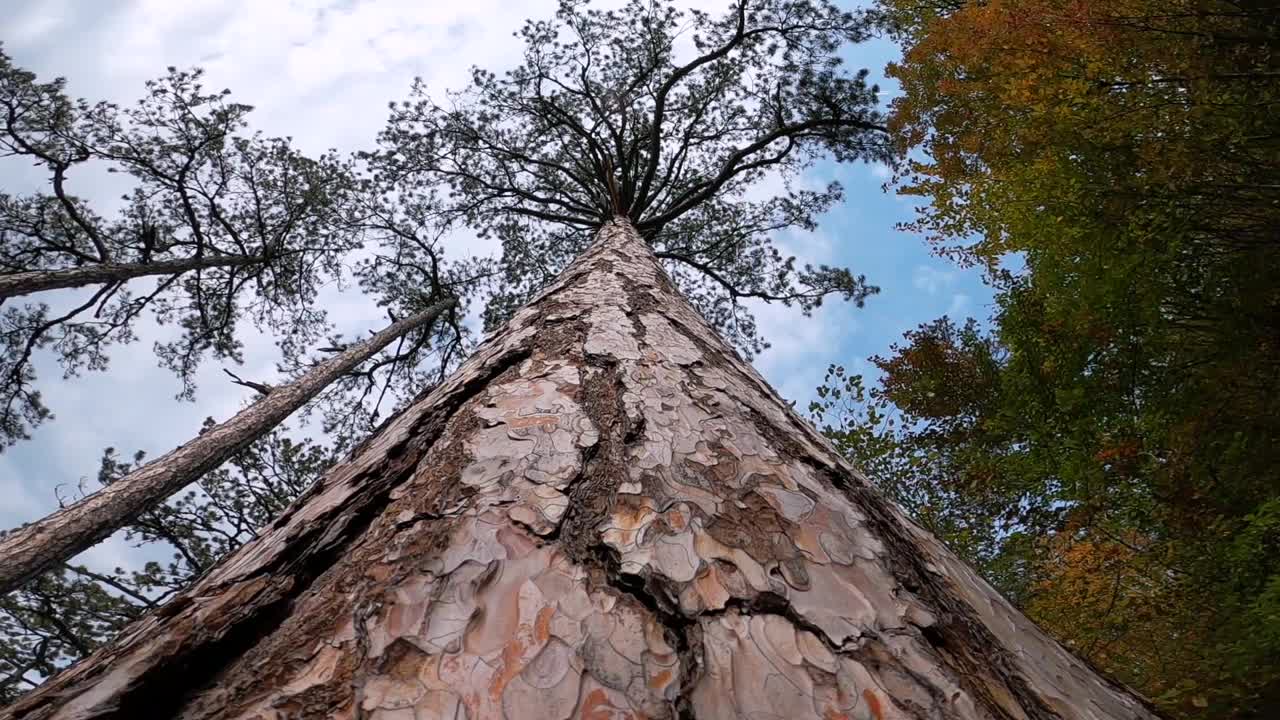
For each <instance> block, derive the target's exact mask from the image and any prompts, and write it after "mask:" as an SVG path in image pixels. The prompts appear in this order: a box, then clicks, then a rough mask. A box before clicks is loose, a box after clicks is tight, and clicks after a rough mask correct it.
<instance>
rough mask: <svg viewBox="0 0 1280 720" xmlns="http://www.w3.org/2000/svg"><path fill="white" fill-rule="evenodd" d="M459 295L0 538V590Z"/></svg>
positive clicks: (281, 414)
mask: <svg viewBox="0 0 1280 720" xmlns="http://www.w3.org/2000/svg"><path fill="white" fill-rule="evenodd" d="M455 302H456V301H455V300H446V301H442V302H439V303H436V304H435V305H433V306H431V307H430V308H428V309H426V310H424V311H423V312H421V313H418V314H417V315H414V316H412V317H408V318H404V319H403V320H399V321H397V322H394V323H392V324H391V325H389V326H388V327H386V328H385V329H383V330H382V331H381V332H379V333H377V334H375V335H374V336H373V337H370V338H369V339H368V340H365V341H364V342H360V343H356V344H354V345H352V346H351V347H349V348H347V349H346V350H344V351H343V352H341V353H339V354H337V355H335V356H333V357H332V358H329V359H328V360H326V361H324V362H323V363H320V364H319V365H317V366H316V367H314V368H312V369H311V370H308V371H307V372H306V373H305V374H304V375H302V377H300V378H298V379H297V380H295V381H293V382H291V383H289V384H288V385H281V386H280V387H278V388H274V389H272V390H271V391H270V392H269V393H268V394H267V395H266V396H265V397H263V398H261V399H260V400H258V401H257V402H255V403H254V404H252V405H250V406H249V407H247V408H245V409H243V410H241V411H240V412H238V413H236V414H235V416H233V417H232V418H231V419H230V420H227V421H226V422H223V423H219V424H218V425H215V426H214V427H212V428H210V429H209V430H207V431H205V432H203V433H201V434H200V436H199V437H197V438H196V439H194V440H192V441H191V442H189V443H187V444H186V445H183V446H181V447H179V448H177V449H176V450H173V451H171V452H169V453H167V454H165V455H163V456H161V457H159V458H157V459H155V460H153V461H151V462H149V463H147V464H146V465H143V466H142V467H140V468H138V469H137V470H134V471H133V472H131V473H129V474H128V475H125V476H124V477H122V478H120V479H119V480H117V481H115V482H114V483H112V484H110V485H108V486H107V487H105V488H103V489H102V490H99V491H98V492H96V493H94V494H92V495H89V496H88V497H85V498H83V499H81V500H80V501H78V502H75V503H73V504H71V505H68V506H66V507H64V508H61V509H59V510H58V511H57V512H54V513H52V514H50V515H48V516H47V517H45V518H43V519H41V520H37V521H36V522H34V523H31V524H29V525H24V526H22V527H21V528H18V529H17V530H14V531H12V532H10V533H9V534H7V535H5V536H4V537H3V538H0V594H4V593H7V592H9V591H10V590H13V589H14V588H16V587H18V586H19V585H21V584H22V583H24V582H26V581H28V580H30V579H32V578H34V577H35V576H37V575H39V574H40V573H41V572H44V571H45V570H47V569H49V568H50V567H53V566H55V565H59V564H61V563H63V562H65V561H67V560H70V559H71V558H72V557H74V556H75V555H76V554H78V553H80V552H82V551H84V550H87V549H89V548H90V547H92V546H93V545H94V544H95V543H98V542H101V541H102V540H103V539H104V538H106V537H107V536H109V535H110V534H111V533H113V532H115V531H116V530H119V529H120V528H122V527H124V526H125V525H128V524H129V521H130V520H131V519H132V518H134V517H137V516H138V514H139V513H142V512H143V511H145V510H148V509H150V508H152V507H155V506H156V505H159V504H160V503H162V502H164V501H165V500H166V499H168V498H169V497H170V496H171V495H173V494H174V493H176V492H178V491H179V490H181V489H182V488H184V487H186V486H187V485H190V484H191V483H193V482H195V481H196V480H197V479H199V478H200V476H201V475H203V474H205V473H206V472H209V471H210V470H212V469H214V468H216V467H218V466H219V465H221V464H222V463H224V462H226V461H227V460H228V459H229V458H231V456H233V455H235V454H236V453H237V452H239V451H241V450H243V449H244V448H245V447H247V446H248V445H249V444H250V443H252V442H253V441H254V440H256V439H258V438H259V437H261V436H262V435H263V434H264V433H267V432H269V431H270V430H271V429H272V428H274V427H275V426H277V425H279V424H280V423H282V422H284V420H285V418H288V417H289V416H290V415H291V414H293V411H295V410H297V409H298V408H300V407H302V406H303V405H304V404H306V402H307V401H308V400H310V399H311V398H313V397H315V396H316V393H318V392H320V391H321V390H323V389H324V388H326V387H327V386H328V385H329V384H330V383H332V382H333V381H334V380H336V379H338V378H339V377H341V376H342V375H345V374H346V373H348V372H350V371H351V369H352V368H354V367H356V366H357V365H359V364H360V363H362V362H364V361H365V360H368V359H369V358H371V357H373V356H374V355H375V354H377V352H378V351H379V350H381V349H382V348H384V347H386V346H387V345H388V344H389V343H391V342H392V341H394V340H395V339H397V338H399V337H401V336H402V335H404V334H405V333H407V332H410V331H411V330H413V329H415V328H418V327H420V326H422V325H425V324H427V323H429V322H431V321H432V320H434V319H435V318H436V317H438V316H439V315H440V314H441V313H443V312H444V311H445V310H447V309H448V308H450V307H452V306H453V305H454V303H455Z"/></svg>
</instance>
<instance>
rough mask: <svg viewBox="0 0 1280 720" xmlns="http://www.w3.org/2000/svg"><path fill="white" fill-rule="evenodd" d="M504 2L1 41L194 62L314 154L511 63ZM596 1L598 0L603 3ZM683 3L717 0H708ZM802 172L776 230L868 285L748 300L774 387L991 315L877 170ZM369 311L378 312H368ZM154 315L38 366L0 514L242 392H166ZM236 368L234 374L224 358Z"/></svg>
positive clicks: (17, 50) (96, 9) (69, 57)
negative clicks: (479, 69) (809, 209)
mask: <svg viewBox="0 0 1280 720" xmlns="http://www.w3.org/2000/svg"><path fill="white" fill-rule="evenodd" d="M524 4H525V5H527V6H528V7H523V8H515V7H513V5H515V3H512V2H507V1H504V0H468V2H466V3H437V2H422V1H421V0H405V1H404V2H396V1H391V0H309V1H305V2H304V1H303V0H288V1H286V0H271V1H270V2H262V1H261V0H186V1H185V2H182V3H174V2H172V1H171V0H96V1H95V2H87V1H86V0H7V1H6V3H5V6H6V7H5V13H4V14H5V22H4V27H3V29H2V30H0V41H3V42H4V47H5V50H6V52H7V53H8V54H9V55H10V56H11V57H12V58H13V59H14V62H15V63H16V64H18V65H19V66H21V67H25V68H27V69H29V70H32V71H34V72H36V73H37V74H38V75H39V76H40V77H41V79H52V78H53V77H55V76H58V75H63V76H66V77H67V78H68V80H69V92H70V93H71V94H72V95H78V96H84V97H87V98H89V99H93V100H97V99H107V100H112V101H116V102H120V103H129V102H132V101H133V100H135V99H136V98H137V97H139V96H140V94H141V92H142V84H143V82H144V81H145V80H147V79H148V78H151V77H155V76H158V75H160V74H162V73H163V72H164V68H165V67H166V66H169V65H175V66H179V67H188V66H193V65H199V66H202V67H204V68H205V69H206V70H207V73H208V74H207V83H206V84H207V86H209V87H217V88H220V87H228V88H230V89H231V90H232V92H233V96H232V97H233V98H234V99H236V100H238V101H240V102H247V103H249V104H251V105H254V106H255V107H256V108H257V109H256V110H255V112H254V113H253V114H252V116H251V118H250V122H251V125H252V127H253V128H254V129H258V130H261V131H263V132H264V133H266V134H268V135H291V136H293V137H294V138H295V140H296V142H297V143H298V145H299V146H300V147H302V149H304V150H305V151H308V152H320V151H323V150H325V149H326V148H330V147H333V148H337V149H339V150H343V151H350V150H356V149H360V148H363V147H367V146H368V145H369V144H370V142H371V141H372V139H373V137H374V134H375V133H376V132H377V130H378V129H379V128H380V127H381V125H382V123H383V121H384V119H385V116H386V103H387V102H388V101H390V100H398V99H401V98H404V97H406V96H407V92H408V88H409V84H410V82H411V80H412V79H413V77H414V76H422V77H424V78H425V79H426V81H427V83H428V85H429V86H430V87H432V88H436V89H444V88H449V87H460V86H461V85H462V84H463V83H464V82H465V80H466V76H467V69H468V67H469V66H470V65H472V64H478V65H481V66H484V67H488V68H491V69H495V70H501V69H503V68H505V67H507V66H510V65H511V64H512V63H513V62H514V59H515V57H516V54H517V53H518V51H519V47H518V45H517V44H516V43H515V42H514V41H513V40H512V38H511V35H510V34H511V32H512V31H513V30H514V29H516V27H518V25H519V23H520V21H521V20H522V19H523V18H525V17H545V16H549V15H550V14H551V12H553V10H554V2H552V0H538V1H535V2H528V3H524ZM601 4H605V3H601ZM696 4H697V5H699V6H701V7H703V8H706V9H713V10H719V9H720V8H721V6H722V5H723V3H722V2H721V0H697V1H696ZM895 56H896V50H895V48H894V47H893V46H892V44H890V43H888V42H887V41H884V40H874V41H871V42H868V43H864V44H862V45H859V46H857V47H856V48H852V49H851V50H850V51H849V53H848V59H849V62H850V64H852V65H854V66H857V67H868V68H870V70H871V75H872V78H873V79H876V80H878V81H881V84H882V87H884V88H885V93H884V98H885V100H886V101H887V100H889V99H891V98H892V96H893V92H894V89H893V87H892V86H891V85H888V84H886V83H884V82H883V69H884V65H885V64H886V63H887V62H889V61H891V60H892V59H893V58H894V57H895ZM812 175H813V177H812V179H813V181H814V182H825V181H826V180H829V179H833V178H834V179H837V180H839V181H840V182H841V183H842V184H843V185H844V186H845V189H846V193H847V200H846V202H845V203H844V204H843V205H842V206H840V207H838V208H836V209H835V210H834V211H833V212H831V213H830V214H828V215H827V216H826V217H824V218H823V219H822V222H821V224H820V227H819V229H818V231H817V232H816V233H813V234H804V235H794V236H788V237H786V238H783V239H782V242H783V244H784V245H786V247H787V248H789V250H790V251H791V252H793V253H795V254H796V255H798V256H799V258H800V259H801V260H808V261H813V262H826V263H829V264H832V265H845V266H848V267H850V268H852V269H853V270H854V271H855V272H858V273H865V274H866V275H867V278H868V280H869V281H870V282H872V283H874V284H876V285H878V286H880V288H881V292H880V294H879V295H876V296H874V297H872V298H870V299H869V300H868V301H867V303H866V306H865V307H864V308H862V309H858V308H854V307H852V306H850V305H847V304H844V303H841V302H829V303H827V304H826V305H824V306H823V307H822V308H821V309H820V310H819V311H817V312H816V313H815V314H814V316H813V317H812V318H807V319H806V318H803V317H801V316H800V314H799V312H797V311H794V310H787V309H782V308H776V307H767V308H757V315H758V317H759V318H760V325H761V328H762V330H763V331H764V333H765V335H766V337H767V338H768V339H769V340H770V342H771V343H772V345H773V347H772V348H771V349H769V350H767V351H765V352H764V353H762V354H761V355H760V356H759V357H758V358H757V359H756V366H757V367H758V368H759V369H760V370H761V371H762V372H763V373H764V375H765V376H766V377H767V378H768V379H769V380H770V382H772V383H773V385H774V386H775V387H776V388H777V389H778V390H779V391H780V392H781V393H782V394H783V395H784V396H785V397H787V398H789V399H792V400H796V401H798V403H799V405H800V406H801V407H804V406H805V405H807V404H808V401H809V400H810V399H811V397H812V395H813V389H814V387H815V386H816V385H817V384H818V383H820V382H821V380H822V377H823V374H824V373H825V371H826V367H827V366H828V365H829V364H830V363H840V364H843V365H845V366H846V367H848V368H850V369H851V370H854V371H861V372H865V371H866V368H867V365H866V358H867V357H869V356H871V355H874V354H877V353H884V352H885V351H886V350H887V349H888V347H889V345H890V344H891V343H892V342H894V341H895V340H897V339H898V338H900V337H901V335H902V333H903V332H904V331H905V330H908V329H910V328H912V327H915V326H916V325H918V324H919V323H921V322H925V321H928V320H932V319H934V318H936V317H938V316H940V315H943V314H950V315H952V316H955V317H964V316H967V315H974V316H976V317H980V318H985V317H986V316H987V315H988V314H989V313H990V291H989V290H987V289H986V288H985V287H984V286H983V285H982V283H981V279H980V277H979V275H978V273H977V272H975V271H964V270H961V269H959V268H956V267H954V266H952V265H951V264H950V263H948V262H947V261H945V260H943V259H940V258H937V257H934V256H932V255H931V254H930V252H929V249H928V248H927V247H926V246H925V245H924V243H923V241H922V240H921V239H920V238H918V237H916V236H913V235H911V234H907V233H904V232H901V231H898V230H896V229H895V227H894V226H895V225H896V224H897V223H899V222H901V221H904V220H907V219H909V218H910V217H911V213H912V203H911V201H910V200H908V199H904V198H900V197H896V196H894V195H893V194H890V193H885V192H884V191H883V190H882V188H881V186H882V184H883V183H884V181H885V179H886V175H887V173H886V172H885V169H884V168H877V167H869V166H865V165H847V166H841V165H834V164H831V163H824V164H820V165H818V166H817V167H815V168H814V169H813V171H812ZM41 176H42V174H41V173H40V172H39V171H36V170H33V169H32V168H30V167H23V166H19V165H16V164H14V163H13V162H12V161H8V162H3V161H0V189H3V190H5V191H7V192H11V193H14V192H23V191H29V190H31V189H33V188H34V187H35V185H34V184H35V183H38V182H39V181H40V179H41ZM71 187H72V192H75V193H77V194H80V195H83V196H85V197H88V198H89V199H91V200H95V201H100V202H102V203H109V202H110V201H111V199H112V198H113V197H115V196H116V195H118V188H115V187H112V185H111V182H110V181H109V180H108V179H107V176H105V175H101V174H98V175H95V174H94V173H82V174H81V175H80V176H78V177H72V178H71ZM330 300H331V303H330V306H331V307H332V308H333V310H334V312H335V313H336V314H337V316H338V318H339V320H340V321H342V322H344V323H364V322H365V320H366V318H367V319H368V321H369V322H372V323H374V325H370V326H376V325H377V324H378V323H379V322H380V320H379V318H381V313H379V312H377V311H376V310H375V309H373V308H372V307H371V306H370V304H368V303H365V302H363V301H362V300H361V299H360V298H359V297H358V296H354V295H340V294H335V295H332V296H331V298H330ZM375 316H376V317H375ZM165 332H166V331H165V330H164V329H161V328H144V329H143V332H141V333H140V335H141V337H140V340H139V341H138V342H136V343H133V344H131V345H129V346H126V347H122V348H119V349H118V350H117V352H116V353H115V354H114V356H113V358H112V365H111V368H110V369H109V370H108V371H107V372H106V373H100V374H94V375H89V376H86V377H82V378H75V379H70V380H62V379H61V378H60V375H59V373H58V371H57V369H56V367H53V366H51V364H50V363H48V362H47V361H42V362H41V364H40V365H39V368H40V371H41V372H40V375H41V381H42V383H41V384H42V390H43V391H44V394H45V396H46V401H47V402H48V404H49V405H50V407H51V408H52V409H53V410H54V412H55V414H56V415H57V418H56V419H55V420H53V421H51V422H49V423H47V424H46V425H45V426H43V427H42V428H40V429H38V430H37V431H36V432H35V433H34V437H33V439H32V440H30V441H28V442H26V443H24V444H22V445H20V446H18V447H16V448H13V449H10V450H8V451H6V452H4V453H3V454H0V527H11V526H14V525H17V524H20V523H22V522H25V521H30V520H34V519H36V518H38V517H39V516H41V515H43V514H45V513H47V512H49V511H51V510H52V509H54V508H55V507H56V504H57V494H56V493H57V492H58V491H59V490H60V492H61V493H62V495H63V496H67V495H68V494H70V492H71V491H72V490H74V487H75V486H76V485H77V483H79V482H81V481H82V480H83V479H85V478H92V477H93V476H94V475H95V474H96V468H97V463H98V458H99V457H100V454H101V451H102V448H104V447H106V446H115V447H117V448H119V449H120V450H122V451H124V452H132V451H133V450H135V449H143V450H146V451H148V453H149V454H151V455H153V456H154V455H158V454H162V453H164V452H166V451H168V450H170V449H172V448H173V447H174V446H175V445H177V444H180V443H182V442H183V441H184V440H185V439H186V438H189V437H191V436H192V435H194V434H195V433H196V432H197V431H198V429H199V427H200V423H201V421H202V420H203V418H205V417H206V416H213V417H215V418H217V419H225V418H226V417H229V416H230V415H231V414H233V413H234V412H235V411H236V410H237V409H238V408H239V407H240V406H241V405H242V404H243V403H244V402H246V401H247V400H249V399H251V398H250V394H248V393H246V392H243V389H242V388H239V387H236V386H234V385H229V384H228V383H226V381H225V378H224V377H222V376H221V371H220V366H217V365H213V366H209V367H206V368H204V371H203V372H202V375H201V379H202V381H203V382H202V385H201V392H200V394H199V396H198V399H197V402H195V403H179V402H177V401H175V400H174V399H173V395H174V393H176V392H177V391H178V390H179V387H178V384H177V381H176V380H175V379H174V378H173V377H171V376H170V375H168V374H167V373H166V372H165V371H162V370H160V369H158V368H157V367H156V366H155V362H154V358H153V356H152V353H151V347H152V343H153V342H154V341H155V340H156V339H159V338H162V337H164V335H165ZM275 359H276V355H275V348H274V346H272V345H271V343H270V342H269V341H266V340H265V339H264V340H263V341H262V342H259V343H252V342H251V343H250V344H249V347H248V351H247V353H246V366H245V368H244V371H243V372H242V374H243V375H245V376H247V377H254V378H260V379H261V378H269V377H270V376H271V374H272V372H273V367H274V362H275ZM238 372H240V371H238ZM137 558H138V554H137V553H136V552H135V551H133V550H131V549H130V548H128V547H127V545H126V544H124V543H123V542H122V541H121V540H120V539H119V538H113V539H112V540H111V541H108V542H107V543H104V544H103V545H102V546H100V547H98V548H96V549H95V550H93V551H90V553H88V554H87V556H86V557H85V558H84V559H85V561H87V562H89V563H90V564H92V565H97V566H114V565H117V564H132V563H133V562H135V561H136V560H137Z"/></svg>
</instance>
